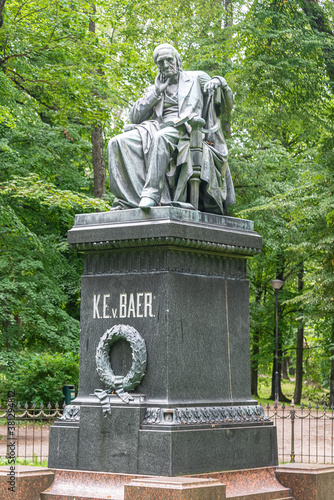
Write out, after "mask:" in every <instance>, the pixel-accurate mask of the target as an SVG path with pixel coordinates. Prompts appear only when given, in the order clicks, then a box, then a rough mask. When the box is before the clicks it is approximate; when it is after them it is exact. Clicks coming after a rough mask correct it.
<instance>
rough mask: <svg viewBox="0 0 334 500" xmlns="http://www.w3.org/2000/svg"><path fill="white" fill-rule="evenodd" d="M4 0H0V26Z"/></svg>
mask: <svg viewBox="0 0 334 500" xmlns="http://www.w3.org/2000/svg"><path fill="white" fill-rule="evenodd" d="M5 3H6V0H0V28H1V26H2V25H3V9H4V7H5Z"/></svg>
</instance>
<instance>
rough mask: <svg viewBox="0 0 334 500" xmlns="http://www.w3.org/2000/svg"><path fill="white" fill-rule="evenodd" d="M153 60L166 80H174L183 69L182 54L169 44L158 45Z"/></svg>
mask: <svg viewBox="0 0 334 500" xmlns="http://www.w3.org/2000/svg"><path fill="white" fill-rule="evenodd" d="M153 59H154V62H155V64H156V65H157V66H158V68H159V71H160V73H161V75H162V78H163V79H164V80H167V78H173V76H175V75H177V74H178V73H179V71H180V70H181V69H182V65H181V58H180V54H179V53H178V51H177V50H176V49H175V48H174V47H173V45H170V44H169V43H163V44H161V45H158V46H157V47H156V48H155V49H154V52H153Z"/></svg>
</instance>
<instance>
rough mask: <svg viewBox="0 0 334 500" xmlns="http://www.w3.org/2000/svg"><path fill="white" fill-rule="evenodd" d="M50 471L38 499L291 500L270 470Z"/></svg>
mask: <svg viewBox="0 0 334 500" xmlns="http://www.w3.org/2000/svg"><path fill="white" fill-rule="evenodd" d="M54 472H55V479H54V482H53V484H52V485H51V487H50V488H48V489H47V490H46V491H44V492H43V493H41V500H157V499H158V500H226V499H231V500H232V499H233V500H294V497H293V496H292V495H291V490H290V489H289V488H285V487H284V486H282V485H281V484H280V483H279V482H278V481H277V479H276V477H275V473H274V468H273V467H264V468H261V469H248V470H242V471H232V472H220V473H213V474H201V475H196V476H182V477H167V476H139V475H128V474H112V473H103V472H89V471H71V470H59V469H56V470H55V471H54Z"/></svg>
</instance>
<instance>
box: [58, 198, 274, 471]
mask: <svg viewBox="0 0 334 500" xmlns="http://www.w3.org/2000/svg"><path fill="white" fill-rule="evenodd" d="M68 241H69V243H70V245H72V246H73V247H75V248H76V249H77V250H78V251H80V252H82V253H83V254H84V257H85V270H84V276H83V278H82V291H81V344H80V379H79V393H78V397H77V398H76V400H74V401H73V403H72V405H71V406H69V407H67V409H66V410H65V413H64V417H63V418H62V419H61V420H58V421H57V422H56V423H55V425H54V426H53V427H52V428H51V437H50V455H49V467H52V468H57V469H75V470H86V471H104V472H114V473H125V474H147V475H157V476H158V475H162V476H179V475H189V474H201V473H209V472H214V471H223V470H225V471H226V470H236V469H242V468H247V469H249V468H256V467H266V466H274V465H276V464H277V443H276V429H275V427H273V425H272V423H271V422H270V421H269V420H268V419H267V418H266V417H265V415H264V412H263V410H262V408H261V407H260V406H259V405H258V404H257V402H256V401H255V400H254V399H252V397H251V395H250V358H249V306H248V302H249V292H248V281H247V279H246V263H247V258H249V257H251V256H252V255H254V254H256V253H257V252H259V251H260V249H261V238H260V236H259V235H258V234H257V233H256V232H254V228H253V223H252V222H250V221H246V220H241V219H235V218H231V217H223V216H217V215H211V214H204V213H200V212H196V211H190V210H184V209H179V208H175V207H154V208H152V209H150V210H148V211H146V212H144V211H142V210H140V209H134V210H126V211H119V212H109V213H98V214H84V215H78V216H76V220H75V225H74V227H73V229H71V230H70V231H69V235H68ZM117 325H118V326H117ZM114 327H115V328H116V329H117V328H123V327H126V328H130V327H131V328H132V329H135V331H136V332H137V334H138V336H139V337H140V338H141V339H144V341H145V345H146V348H145V350H146V353H145V355H146V357H147V363H146V365H145V366H146V367H145V373H144V374H143V378H142V379H141V382H140V384H139V385H137V386H136V388H135V390H134V391H132V392H130V397H131V398H132V399H130V400H129V398H128V397H127V394H126V391H125V395H124V392H123V394H122V392H121V393H116V391H114V393H113V394H110V395H109V396H107V397H105V398H104V400H103V401H102V400H101V397H100V398H99V397H98V393H97V392H96V390H97V389H98V390H105V389H107V386H106V384H105V382H103V381H102V379H101V376H100V375H99V373H98V371H97V368H96V353H97V349H98V346H99V343H100V342H101V338H102V337H103V335H105V334H106V332H108V331H110V329H112V328H114ZM136 346H137V344H133V345H130V344H129V342H128V341H126V340H124V339H123V340H118V341H117V342H116V343H114V344H113V345H112V347H111V348H110V352H109V353H108V356H110V366H111V367H112V370H113V373H114V374H115V375H116V376H117V377H125V376H126V375H127V373H128V372H129V370H130V368H131V364H132V361H133V357H134V356H137V353H136V348H137V347H136ZM143 366H144V365H143Z"/></svg>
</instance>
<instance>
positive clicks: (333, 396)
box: [329, 323, 334, 405]
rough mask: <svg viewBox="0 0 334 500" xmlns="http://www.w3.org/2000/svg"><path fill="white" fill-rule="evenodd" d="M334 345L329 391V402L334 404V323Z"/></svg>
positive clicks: (333, 329)
mask: <svg viewBox="0 0 334 500" xmlns="http://www.w3.org/2000/svg"><path fill="white" fill-rule="evenodd" d="M332 346H333V348H332V349H331V351H330V355H331V358H332V359H331V378H330V386H329V389H330V392H329V404H330V405H334V323H333V325H332Z"/></svg>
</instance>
